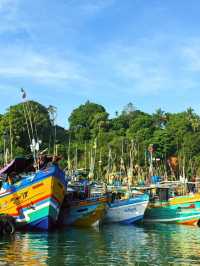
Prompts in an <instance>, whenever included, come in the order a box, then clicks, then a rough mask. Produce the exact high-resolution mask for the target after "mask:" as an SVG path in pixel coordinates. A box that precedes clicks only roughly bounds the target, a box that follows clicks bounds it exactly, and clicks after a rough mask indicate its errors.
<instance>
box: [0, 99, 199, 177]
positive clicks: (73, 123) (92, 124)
mask: <svg viewBox="0 0 200 266" xmlns="http://www.w3.org/2000/svg"><path fill="white" fill-rule="evenodd" d="M55 110H56V108H55V107H53V106H50V107H45V106H43V105H41V104H40V103H37V102H34V101H28V102H26V103H20V104H17V105H15V106H10V107H9V108H8V109H7V111H6V112H5V113H4V114H1V115H0V151H1V154H2V152H3V149H4V144H5V142H6V145H7V146H8V148H9V149H10V144H11V142H12V145H13V156H14V155H20V154H26V153H30V148H29V145H30V136H29V135H31V136H32V135H35V136H36V138H38V139H41V140H42V144H41V149H46V148H48V151H49V152H52V149H53V148H52V147H53V144H55V143H56V144H57V145H58V152H59V153H61V155H63V158H64V164H65V166H66V165H67V159H68V158H70V159H71V160H72V163H73V161H74V160H75V159H74V158H75V156H77V158H76V159H77V163H78V167H82V168H83V167H87V168H88V167H89V161H90V156H91V153H92V150H93V149H94V143H95V146H96V155H95V156H96V157H95V158H96V163H97V165H96V171H99V170H98V168H99V167H100V168H101V169H102V171H104V172H105V171H106V169H107V168H106V167H107V164H108V161H109V158H108V157H109V152H110V153H111V155H112V160H113V164H115V165H116V168H118V169H119V168H120V162H121V157H122V156H123V158H124V164H125V165H126V167H127V168H128V166H129V164H130V158H129V157H130V156H129V154H130V150H131V149H133V148H134V152H133V155H134V156H133V157H134V158H133V161H134V163H135V164H137V165H139V166H141V167H142V166H144V165H145V164H148V147H149V145H151V144H154V146H155V147H156V148H155V151H154V155H153V156H154V157H155V159H159V160H161V161H162V162H163V163H164V162H165V163H166V164H167V161H168V160H169V158H170V157H173V156H174V157H177V158H179V161H180V162H183V158H184V161H185V162H186V165H185V166H186V171H188V173H190V174H191V173H192V174H196V173H198V172H199V173H200V165H199V163H200V145H199V142H200V117H199V115H198V114H196V113H195V112H194V110H193V109H192V108H188V109H187V110H185V111H183V112H180V113H174V114H173V113H167V112H165V111H163V110H161V109H158V110H156V111H155V113H153V114H148V113H145V112H143V111H141V110H138V109H137V108H135V107H134V105H133V104H132V103H129V104H128V105H127V106H126V107H125V108H124V109H123V111H122V112H121V113H120V112H119V111H116V116H115V117H112V118H109V114H108V113H107V112H106V109H105V108H104V107H103V106H102V105H99V104H97V103H93V102H89V101H87V102H86V103H85V104H82V105H80V106H79V107H77V108H76V109H74V110H73V111H72V113H71V115H70V116H69V119H68V120H69V129H64V128H62V127H60V126H58V125H56V124H55V121H53V120H54V119H53V118H52V117H53V115H54V112H55ZM28 128H29V130H28ZM29 131H30V132H29Z"/></svg>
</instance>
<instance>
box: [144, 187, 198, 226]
mask: <svg viewBox="0 0 200 266" xmlns="http://www.w3.org/2000/svg"><path fill="white" fill-rule="evenodd" d="M189 184H190V185H189ZM191 185H192V183H180V182H171V183H167V184H162V185H158V186H157V187H154V188H151V189H150V191H151V192H150V194H151V197H150V203H149V206H148V208H147V210H146V212H145V217H144V221H145V222H151V223H155V222H161V223H177V224H186V225H197V224H198V222H199V221H200V194H199V193H195V192H189V191H188V189H190V188H191ZM194 188H195V187H194V184H193V185H192V190H194ZM186 190H187V191H186Z"/></svg>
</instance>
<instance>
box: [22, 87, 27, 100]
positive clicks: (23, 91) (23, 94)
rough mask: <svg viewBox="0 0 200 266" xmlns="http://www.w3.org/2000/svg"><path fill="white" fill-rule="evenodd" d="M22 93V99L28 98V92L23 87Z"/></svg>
mask: <svg viewBox="0 0 200 266" xmlns="http://www.w3.org/2000/svg"><path fill="white" fill-rule="evenodd" d="M21 93H22V99H26V92H25V90H24V89H23V88H21Z"/></svg>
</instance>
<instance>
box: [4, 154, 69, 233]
mask: <svg viewBox="0 0 200 266" xmlns="http://www.w3.org/2000/svg"><path fill="white" fill-rule="evenodd" d="M31 168H33V167H32V159H25V158H16V159H15V160H13V161H12V162H11V163H10V164H8V165H7V166H6V167H4V168H3V169H2V170H0V177H1V182H2V186H1V190H0V214H4V215H9V216H11V217H14V218H15V220H16V226H17V228H22V229H39V230H49V229H51V228H52V227H53V226H54V225H55V223H56V222H57V219H58V214H59V211H60V207H61V204H62V202H63V199H64V195H65V189H66V185H65V180H64V179H65V175H64V172H63V171H62V170H61V169H60V168H59V166H58V164H57V163H56V162H52V163H50V164H48V165H47V166H46V167H44V168H42V169H40V170H37V171H35V172H30V170H32V171H33V169H31Z"/></svg>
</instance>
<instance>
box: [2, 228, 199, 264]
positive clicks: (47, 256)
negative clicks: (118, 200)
mask: <svg viewBox="0 0 200 266" xmlns="http://www.w3.org/2000/svg"><path fill="white" fill-rule="evenodd" d="M0 265H54V266H55V265H153V266H156V265H159V266H160V265H164V266H165V265H200V229H199V228H197V227H190V226H181V225H179V226H177V225H164V224H158V225H141V226H120V225H109V226H104V227H102V228H101V229H100V230H95V229H75V228H68V229H66V230H62V231H56V232H52V233H49V234H47V233H19V232H18V233H16V235H15V236H13V237H7V238H2V239H1V240H0Z"/></svg>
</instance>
